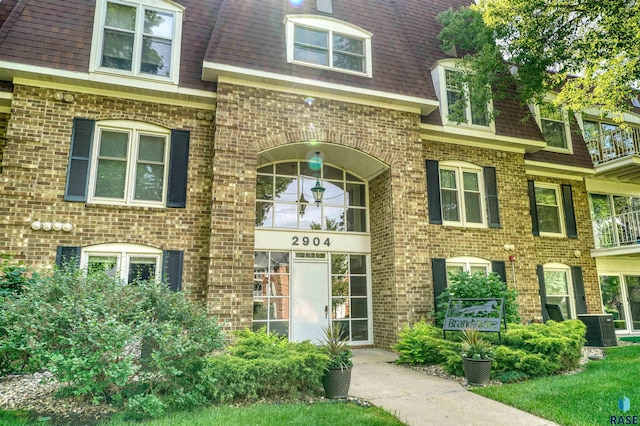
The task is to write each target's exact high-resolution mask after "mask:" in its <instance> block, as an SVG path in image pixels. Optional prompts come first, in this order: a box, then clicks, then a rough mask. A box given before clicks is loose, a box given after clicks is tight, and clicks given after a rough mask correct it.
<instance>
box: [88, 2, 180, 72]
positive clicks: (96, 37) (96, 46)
mask: <svg viewBox="0 0 640 426" xmlns="http://www.w3.org/2000/svg"><path fill="white" fill-rule="evenodd" d="M108 1H109V2H112V3H119V4H124V5H128V6H133V7H136V8H138V9H140V8H149V9H156V10H158V11H162V12H168V13H172V14H173V15H174V27H173V39H172V41H171V71H170V76H169V77H165V76H157V75H151V74H143V73H140V72H138V73H136V72H135V69H136V68H137V67H136V64H137V63H138V64H139V61H140V55H139V54H138V55H135V53H140V52H134V57H133V63H134V65H133V68H134V71H126V70H119V69H115V68H107V67H102V66H101V65H100V64H101V60H102V41H103V35H104V22H105V19H106V15H107V2H108ZM184 10H185V8H184V6H182V5H179V4H178V3H175V2H173V1H169V0H132V1H126V0H99V1H98V2H97V3H96V12H95V17H94V22H93V35H92V41H91V54H90V58H89V72H90V73H99V74H112V75H113V74H116V75H120V76H123V77H130V78H135V79H142V80H148V81H154V82H159V83H163V82H164V83H171V84H175V85H177V84H178V82H179V79H180V75H179V74H180V46H181V44H182V19H183V13H184ZM138 15H139V18H138V21H137V22H136V28H140V27H139V25H142V24H141V23H140V21H141V20H143V18H142V17H141V16H140V15H143V14H140V13H139V12H138ZM136 35H138V31H136Z"/></svg>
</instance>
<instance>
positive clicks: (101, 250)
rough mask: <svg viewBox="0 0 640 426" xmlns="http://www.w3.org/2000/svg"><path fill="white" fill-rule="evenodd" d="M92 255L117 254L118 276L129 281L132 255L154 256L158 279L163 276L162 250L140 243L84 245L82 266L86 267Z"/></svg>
mask: <svg viewBox="0 0 640 426" xmlns="http://www.w3.org/2000/svg"><path fill="white" fill-rule="evenodd" d="M90 256H115V257H116V258H117V266H116V267H117V270H118V277H119V278H120V279H122V280H123V281H124V282H127V277H128V276H129V260H130V259H131V258H132V257H153V258H155V259H156V279H160V278H161V273H162V250H160V249H156V248H153V247H149V246H143V245H139V244H119V243H108V244H96V245H93V246H88V247H83V248H82V251H81V255H80V268H81V269H86V268H87V266H88V265H89V257H90Z"/></svg>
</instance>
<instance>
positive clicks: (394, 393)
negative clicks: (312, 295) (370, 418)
mask: <svg viewBox="0 0 640 426" xmlns="http://www.w3.org/2000/svg"><path fill="white" fill-rule="evenodd" d="M353 353H354V357H353V364H354V366H353V370H352V371H351V388H350V389H349V395H352V396H355V397H358V398H363V399H366V400H368V401H369V402H371V403H372V404H373V405H376V406H378V407H381V408H383V409H385V410H386V411H388V412H390V413H392V414H394V415H395V416H396V417H398V418H399V419H400V420H401V421H403V422H405V423H406V424H408V425H410V426H426V425H478V426H480V425H482V426H485V425H492V426H501V425H505V426H507V425H509V426H512V425H519V426H520V425H523V426H529V425H531V426H542V425H555V423H553V422H551V421H548V420H545V419H542V418H540V417H536V416H534V415H531V414H529V413H525V412H524V411H520V410H517V409H515V408H513V407H510V406H508V405H505V404H502V403H500V402H496V401H493V400H490V399H487V398H484V397H482V396H479V395H476V394H474V393H472V392H469V391H467V390H465V389H464V388H463V387H462V386H460V385H459V384H458V383H456V382H453V381H450V380H446V379H443V378H440V377H436V376H430V375H428V374H424V373H420V372H418V371H414V370H411V369H409V368H405V367H401V366H398V365H395V364H393V363H392V362H393V361H395V360H396V359H397V356H396V355H395V354H394V353H391V352H387V351H383V350H380V349H356V350H354V351H353Z"/></svg>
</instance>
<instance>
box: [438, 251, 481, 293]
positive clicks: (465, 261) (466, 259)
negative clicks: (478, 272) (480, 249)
mask: <svg viewBox="0 0 640 426" xmlns="http://www.w3.org/2000/svg"><path fill="white" fill-rule="evenodd" d="M445 264H446V267H445V269H446V271H447V286H449V284H450V283H449V267H450V266H461V267H462V271H463V272H466V273H469V274H470V273H471V267H472V266H473V267H481V268H484V269H485V274H486V275H489V274H490V273H491V272H492V271H491V261H489V260H486V259H482V258H480V257H472V256H460V257H451V258H449V259H446V260H445Z"/></svg>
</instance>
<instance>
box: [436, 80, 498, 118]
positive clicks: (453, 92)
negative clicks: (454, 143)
mask: <svg viewBox="0 0 640 426" xmlns="http://www.w3.org/2000/svg"><path fill="white" fill-rule="evenodd" d="M461 74H462V73H461V72H460V71H456V70H453V69H449V68H445V69H444V82H445V83H444V85H445V90H446V116H447V121H449V122H455V123H458V124H467V125H470V126H481V127H488V126H489V105H488V104H486V103H483V102H478V101H476V100H474V97H473V96H472V95H473V93H472V89H470V88H469V87H468V86H467V85H466V84H464V83H463V82H462V81H461V79H460V76H461Z"/></svg>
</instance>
